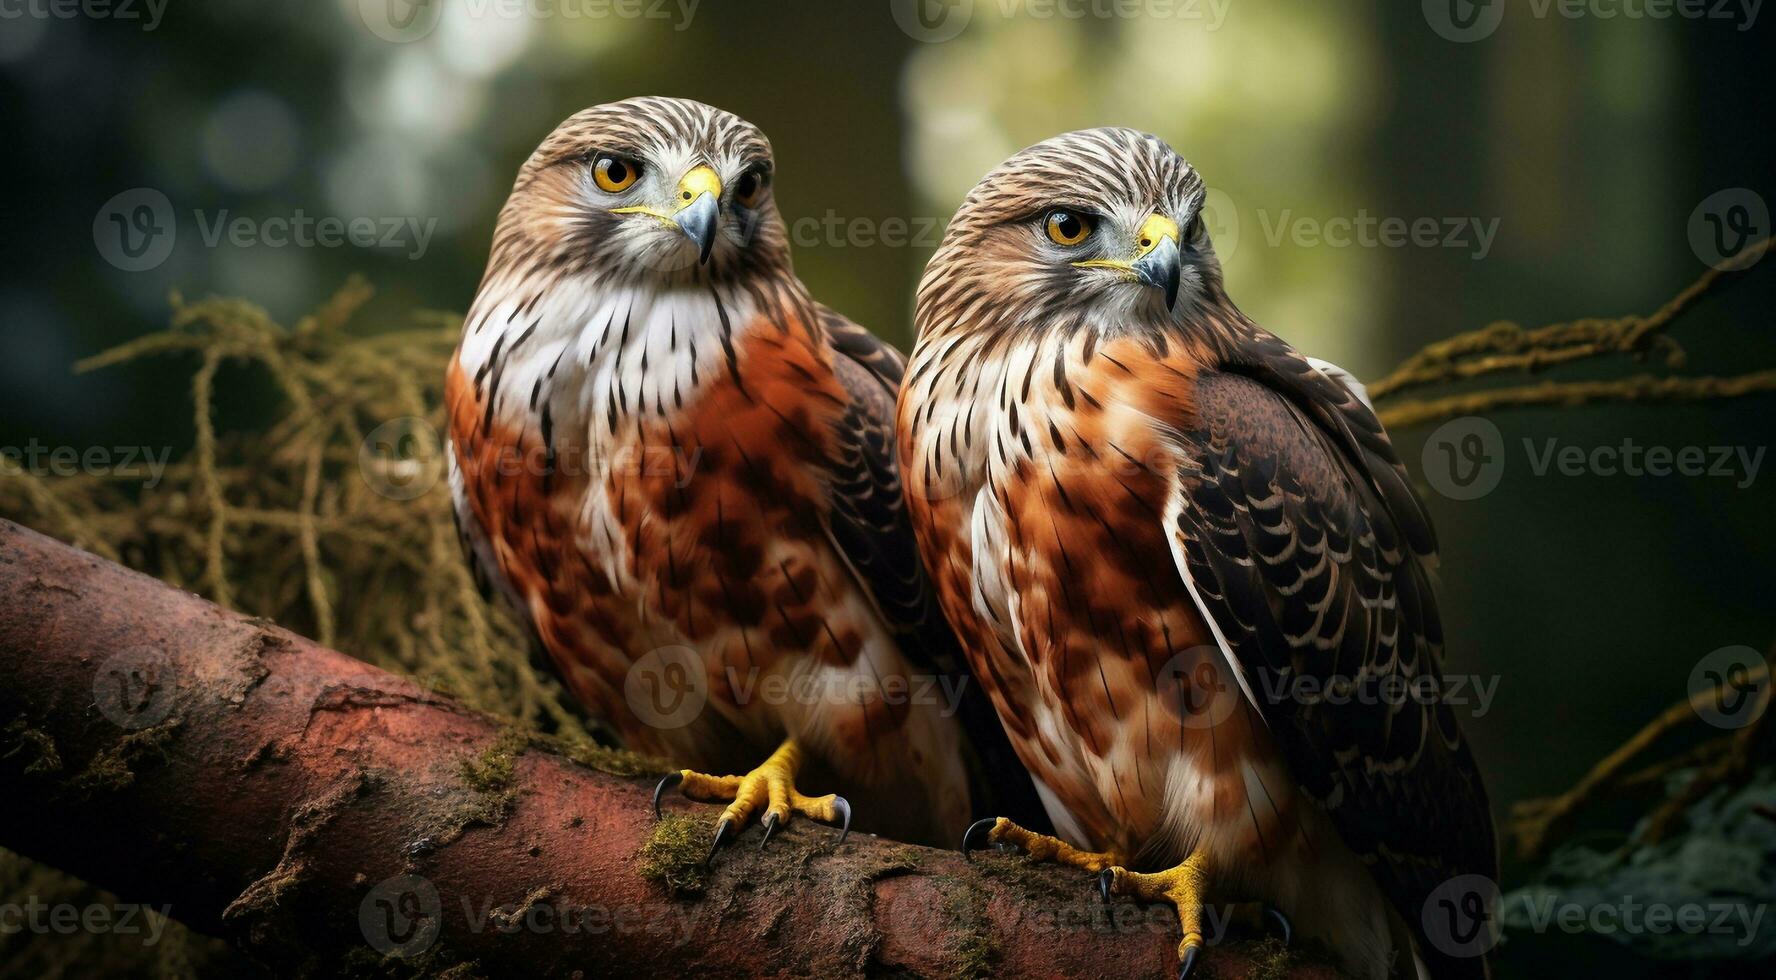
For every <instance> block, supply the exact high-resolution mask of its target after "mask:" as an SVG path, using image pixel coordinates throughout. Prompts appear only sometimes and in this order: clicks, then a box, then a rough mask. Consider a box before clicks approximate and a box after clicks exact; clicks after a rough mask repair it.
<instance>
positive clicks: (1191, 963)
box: [1178, 946, 1202, 980]
mask: <svg viewBox="0 0 1776 980" xmlns="http://www.w3.org/2000/svg"><path fill="white" fill-rule="evenodd" d="M1201 951H1202V947H1201V946H1192V947H1190V948H1189V949H1187V950H1185V951H1184V958H1183V959H1182V960H1180V961H1179V962H1178V980H1184V978H1185V977H1188V976H1190V971H1191V970H1192V969H1194V968H1195V967H1196V954H1197V953H1199V952H1201Z"/></svg>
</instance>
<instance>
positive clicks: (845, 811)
mask: <svg viewBox="0 0 1776 980" xmlns="http://www.w3.org/2000/svg"><path fill="white" fill-rule="evenodd" d="M833 812H835V813H837V814H838V815H839V819H840V820H841V821H843V823H842V824H841V825H840V826H839V839H838V840H837V841H835V843H837V844H843V843H845V835H846V834H849V833H850V832H851V804H850V802H849V801H847V800H846V799H845V798H844V797H843V796H835V797H833Z"/></svg>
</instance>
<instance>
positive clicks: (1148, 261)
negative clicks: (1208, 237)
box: [1135, 238, 1183, 310]
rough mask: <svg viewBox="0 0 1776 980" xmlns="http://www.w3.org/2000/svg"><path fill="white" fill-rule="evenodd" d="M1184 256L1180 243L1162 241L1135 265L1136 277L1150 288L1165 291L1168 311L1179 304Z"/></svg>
mask: <svg viewBox="0 0 1776 980" xmlns="http://www.w3.org/2000/svg"><path fill="white" fill-rule="evenodd" d="M1182 265H1183V256H1182V255H1180V254H1179V252H1178V243H1177V242H1176V241H1174V240H1173V239H1171V238H1165V239H1161V240H1160V243H1159V245H1158V246H1157V247H1156V248H1154V250H1153V251H1151V252H1148V253H1147V254H1146V255H1144V256H1142V257H1141V259H1140V261H1138V262H1136V263H1135V275H1136V276H1137V277H1139V278H1140V280H1141V281H1142V282H1144V283H1146V284H1147V285H1149V286H1157V287H1159V288H1160V289H1162V290H1164V291H1165V303H1166V309H1168V310H1169V309H1171V308H1172V307H1173V306H1175V305H1176V304H1177V302H1178V281H1179V278H1180V277H1181V274H1182Z"/></svg>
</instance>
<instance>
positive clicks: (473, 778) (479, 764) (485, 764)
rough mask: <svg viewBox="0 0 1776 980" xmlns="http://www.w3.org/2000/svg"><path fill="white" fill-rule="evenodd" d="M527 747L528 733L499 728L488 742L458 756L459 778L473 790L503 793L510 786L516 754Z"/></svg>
mask: <svg viewBox="0 0 1776 980" xmlns="http://www.w3.org/2000/svg"><path fill="white" fill-rule="evenodd" d="M529 747H530V738H529V736H527V735H526V734H525V733H524V732H521V731H519V730H518V729H516V728H507V729H506V730H504V731H502V732H500V734H499V737H498V738H496V739H494V740H493V744H492V745H489V746H488V747H487V748H485V749H482V750H481V752H480V753H479V754H477V755H472V756H468V757H466V758H464V759H463V760H462V762H461V763H460V765H459V772H460V773H461V774H462V779H463V782H465V783H467V784H468V786H469V788H470V789H472V790H474V791H475V792H477V793H492V794H503V793H506V792H507V791H509V790H510V789H511V787H512V773H513V771H514V769H515V768H516V767H517V765H518V754H519V753H521V752H523V751H524V750H525V749H526V748H529Z"/></svg>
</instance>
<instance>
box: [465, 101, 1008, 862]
mask: <svg viewBox="0 0 1776 980" xmlns="http://www.w3.org/2000/svg"><path fill="white" fill-rule="evenodd" d="M772 176H773V161H772V153H771V145H770V143H769V142H768V141H767V140H766V138H765V136H764V134H762V133H761V132H760V131H759V130H758V129H757V128H756V127H754V126H753V125H752V124H750V123H748V122H746V121H745V120H742V119H740V118H739V117H737V116H735V115H733V114H731V113H728V112H724V111H722V110H719V109H715V108H711V107H710V106H706V105H702V104H700V103H697V102H691V101H686V100H682V99H669V98H636V99H630V100H627V101H622V102H616V103H612V104H608V105H600V106H594V107H592V108H589V109H586V110H584V111H581V112H579V113H577V114H575V115H574V116H572V117H571V118H569V119H567V120H566V121H565V122H563V123H562V124H561V125H560V126H559V127H558V128H557V129H556V130H555V131H554V132H553V133H551V134H550V135H549V136H548V138H546V139H545V140H543V142H542V144H541V145H540V146H539V147H538V148H537V149H536V151H535V152H534V153H533V154H532V155H531V156H530V158H529V159H528V160H527V161H526V162H525V163H524V165H523V167H522V168H521V169H520V171H519V173H518V177H517V180H516V182H515V184H514V186H513V189H512V193H511V196H510V198H509V199H508V200H507V202H506V204H505V206H504V208H503V209H502V210H501V211H500V215H499V220H498V224H497V227H496V230H495V233H494V239H493V245H492V250H491V254H490V256H489V259H488V264H487V270H486V274H485V276H484V278H483V279H482V281H481V285H480V289H479V291H478V292H477V294H476V296H475V300H474V303H473V305H472V306H471V308H470V311H469V313H468V316H467V319H466V321H465V322H464V325H463V334H462V340H461V343H460V345H459V346H458V348H457V350H456V353H455V356H454V358H453V360H452V362H451V364H450V367H449V374H448V377H447V381H446V399H447V402H448V412H449V429H450V431H449V443H450V452H449V460H450V488H451V492H452V495H453V499H454V503H455V509H456V514H457V517H458V522H459V526H460V528H461V530H462V534H463V537H464V539H465V544H466V546H467V548H468V551H469V553H470V556H471V559H472V561H473V563H474V565H475V566H476V567H477V569H478V571H479V572H480V573H481V574H482V576H483V577H484V578H485V580H486V582H487V583H488V585H489V586H490V588H492V589H493V590H495V591H497V592H499V593H502V594H503V595H504V596H505V597H506V598H507V599H509V600H510V602H511V604H512V605H513V606H514V607H515V608H516V609H517V610H518V611H519V613H520V615H521V616H522V618H523V620H524V622H525V623H526V625H527V626H528V627H529V629H530V631H531V632H532V634H533V635H534V638H535V639H536V640H537V644H538V646H539V647H540V648H541V651H542V653H543V654H545V655H546V658H547V659H548V660H549V661H550V662H551V663H552V664H553V666H554V668H555V669H556V670H557V671H558V672H559V674H560V676H561V678H562V680H563V681H564V683H565V684H566V686H567V687H568V688H569V690H570V691H571V692H572V693H573V694H574V695H575V697H576V698H577V699H578V700H579V701H580V702H581V703H582V704H584V705H585V706H586V707H587V708H588V709H589V711H590V712H591V713H592V714H593V715H595V716H596V717H597V718H598V719H599V720H600V721H601V722H602V723H603V724H604V725H606V726H607V727H608V728H609V729H611V731H612V732H613V733H614V734H615V735H616V736H617V737H618V738H619V739H620V740H621V741H622V742H623V743H624V744H626V745H628V746H629V747H631V748H635V749H638V750H641V751H644V752H649V753H653V754H656V755H659V756H662V757H664V758H668V759H673V760H677V761H679V762H680V764H685V765H690V766H692V767H695V768H691V769H685V770H683V771H681V772H678V773H674V774H672V775H671V776H668V777H667V779H666V780H665V781H663V782H662V784H661V786H660V788H659V790H658V791H656V794H655V807H656V810H657V809H658V805H659V796H660V792H661V791H664V790H665V789H666V788H667V787H668V786H669V785H671V784H672V783H680V784H681V785H682V790H683V792H684V793H685V794H686V795H689V796H692V797H693V798H697V799H702V800H712V801H729V802H730V805H729V806H728V807H727V808H726V809H725V810H724V811H723V813H722V816H721V817H720V820H719V823H718V824H717V833H716V843H715V845H714V847H713V848H712V849H711V851H710V855H711V857H713V856H714V854H715V851H716V850H717V849H719V848H720V847H722V846H723V844H724V843H727V842H730V841H731V840H732V838H733V837H734V836H736V835H737V834H738V833H739V832H740V830H741V829H743V828H744V827H745V826H746V824H747V823H748V822H749V821H750V820H752V819H753V818H755V817H758V818H760V819H761V822H762V824H763V826H764V837H765V839H766V840H768V839H769V837H770V835H771V833H772V832H773V831H774V830H776V829H777V827H778V826H779V824H781V823H782V822H784V821H787V820H788V819H790V816H791V814H792V813H795V814H801V815H804V816H807V817H810V818H813V819H816V820H821V821H829V822H835V823H842V824H843V825H844V827H845V828H846V829H848V828H849V825H850V819H851V802H850V801H856V802H857V805H858V806H859V808H860V811H861V812H862V813H863V814H864V815H865V817H864V819H863V820H862V821H860V825H862V826H868V827H869V828H871V829H874V830H877V831H880V832H884V833H890V834H893V835H895V836H897V837H899V838H901V839H904V840H912V841H930V840H936V839H953V834H954V833H958V832H960V830H961V829H962V828H963V826H965V825H966V824H967V822H968V819H969V817H970V815H971V813H970V808H971V799H973V798H974V797H972V796H971V785H970V773H969V771H968V762H967V760H968V759H971V758H978V757H981V756H982V754H983V753H982V752H981V751H979V745H978V744H976V743H975V742H974V741H973V735H972V734H971V732H970V730H969V729H968V727H966V724H965V722H966V720H967V716H968V713H967V711H966V710H962V711H960V712H958V711H957V710H955V709H956V708H957V705H956V703H955V701H956V698H955V697H954V696H953V694H954V685H951V686H948V687H946V686H944V685H941V684H937V683H933V682H932V680H933V679H935V678H945V679H947V678H948V677H949V675H948V674H947V673H946V670H947V669H948V662H946V661H945V657H946V656H947V657H948V658H949V660H950V661H953V662H954V663H955V665H956V666H955V669H956V670H957V671H960V669H961V668H960V655H959V652H958V651H957V650H956V646H955V639H954V636H953V634H951V633H950V631H949V628H948V626H947V625H946V624H945V622H944V620H943V616H942V613H941V612H940V611H939V610H938V609H937V606H936V600H935V594H934V592H933V590H932V589H931V587H930V584H929V582H928V580H927V579H926V578H925V576H924V574H923V571H922V569H921V567H920V565H919V560H918V554H917V549H916V546H915V544H914V541H913V538H912V530H911V527H910V525H909V524H908V522H907V518H906V514H905V509H904V502H903V498H902V494H901V489H900V485H899V482H898V474H897V471H896V468H895V465H894V458H893V448H894V447H893V439H892V435H891V426H892V421H893V411H894V395H895V392H896V391H897V390H898V387H899V383H900V378H901V372H902V370H903V368H904V358H903V357H902V356H901V355H900V354H899V353H898V352H896V351H895V350H893V349H892V348H891V347H889V346H887V345H886V344H884V343H882V342H881V341H879V340H877V339H876V338H875V337H873V336H872V335H870V334H869V333H868V332H866V331H865V330H863V329H862V328H861V327H859V326H857V325H856V324H853V323H851V322H849V321H847V320H845V319H844V318H843V317H841V316H839V315H838V314H836V313H834V312H833V311H831V310H829V309H827V308H825V307H824V306H821V305H820V304H819V303H817V302H815V301H814V300H813V298H812V297H811V296H810V295H809V293H808V290H807V288H806V287H805V286H803V284H802V283H801V281H800V280H798V279H797V278H796V276H795V274H794V272H793V271H792V269H791V266H790V256H789V247H788V241H787V235H786V232H785V229H784V226H783V222H782V219H781V218H780V217H779V215H778V213H777V209H776V205H775V204H774V202H773V197H772ZM638 676H639V677H640V679H641V680H644V681H646V685H652V686H651V687H648V686H646V685H644V686H643V688H637V687H636V686H635V682H636V680H637V679H638ZM662 683H666V684H670V685H674V693H677V694H685V693H686V692H691V693H694V694H695V695H696V696H697V697H698V698H702V699H704V700H701V701H697V702H695V703H693V705H692V710H690V711H688V712H687V713H686V714H685V715H684V716H683V717H681V716H677V715H674V716H672V717H661V716H660V715H658V714H656V713H655V712H653V711H651V710H646V709H647V705H646V704H640V703H637V702H638V698H637V696H636V694H637V691H638V690H644V689H645V690H656V689H658V687H659V685H660V684H662ZM640 700H642V701H645V700H646V699H645V697H644V698H641V699H640ZM681 700H682V699H681ZM980 704H981V706H982V710H981V712H980V717H981V718H982V719H983V720H984V721H985V722H986V723H987V725H989V726H990V728H980V730H981V731H983V732H985V735H986V736H990V735H991V733H992V732H993V731H999V726H998V723H997V721H996V719H994V718H993V716H992V712H991V709H990V707H987V706H986V705H985V702H984V699H982V700H981V702H980ZM699 705H700V710H699ZM964 708H966V705H964ZM983 737H984V736H983ZM999 738H1000V741H1001V743H1003V735H1002V734H1001V735H1000V736H999ZM985 754H986V755H989V756H990V754H991V752H990V750H988V751H987V752H986V753H985ZM1005 755H1006V758H1008V759H1009V758H1010V751H1009V747H1007V748H1006V752H1005ZM1006 768H1013V769H1015V763H1012V764H1011V765H1010V766H1008V767H1006ZM804 781H813V782H817V783H819V784H820V785H824V786H833V785H837V786H839V787H840V788H843V789H845V791H846V793H847V794H849V799H847V797H842V796H838V795H832V794H828V795H824V796H804V795H803V794H802V793H801V792H800V791H799V790H798V785H800V784H801V783H803V782H804ZM1031 800H1032V801H1033V800H1034V797H1033V796H1031ZM840 839H841V840H842V839H843V831H841V834H840Z"/></svg>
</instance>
